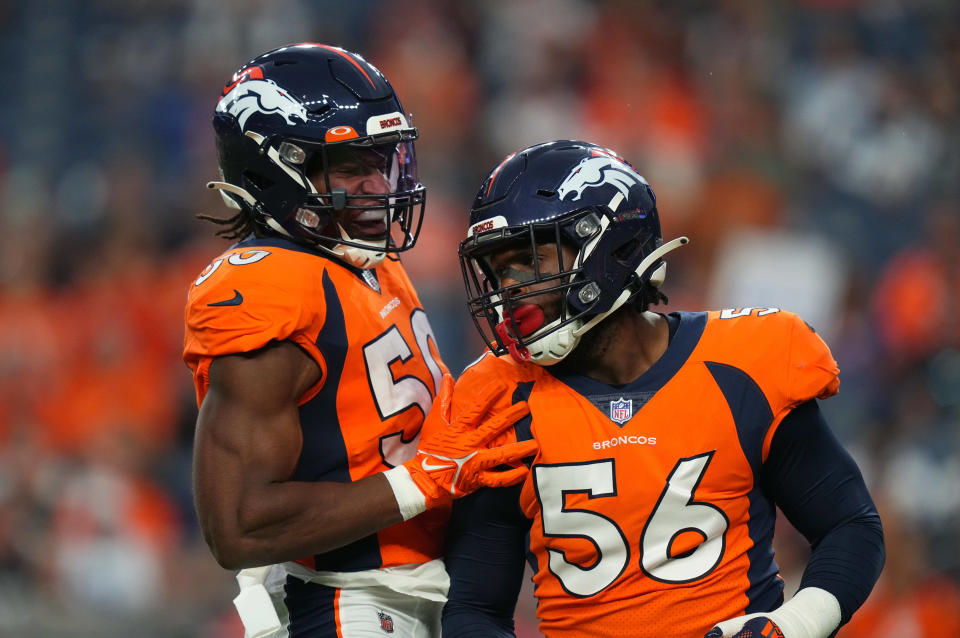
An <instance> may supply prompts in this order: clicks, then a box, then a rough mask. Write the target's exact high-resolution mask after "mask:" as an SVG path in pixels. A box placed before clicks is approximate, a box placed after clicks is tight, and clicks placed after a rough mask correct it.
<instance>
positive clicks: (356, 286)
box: [183, 239, 447, 571]
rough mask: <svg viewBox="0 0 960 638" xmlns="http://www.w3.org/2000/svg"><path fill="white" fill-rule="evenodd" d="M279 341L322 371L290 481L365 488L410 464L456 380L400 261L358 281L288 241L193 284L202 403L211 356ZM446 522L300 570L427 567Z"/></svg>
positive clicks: (190, 335)
mask: <svg viewBox="0 0 960 638" xmlns="http://www.w3.org/2000/svg"><path fill="white" fill-rule="evenodd" d="M282 340H289V341H292V342H294V343H296V344H297V345H299V346H300V347H301V348H302V349H303V350H304V351H305V352H306V353H308V355H309V356H310V357H312V358H313V359H314V360H315V361H316V362H317V364H318V365H319V366H320V370H321V372H322V376H321V379H320V381H319V382H318V383H317V384H316V385H315V386H314V387H312V388H310V390H309V391H307V393H306V394H305V395H304V396H303V397H301V398H300V401H299V406H300V408H299V411H300V427H301V430H302V434H303V448H302V450H301V453H300V458H299V460H298V462H297V466H296V469H295V471H294V474H293V476H291V480H295V481H336V482H348V481H356V480H359V479H362V478H364V477H367V476H370V475H372V474H375V473H377V472H382V471H384V470H387V469H389V468H390V467H394V466H396V465H399V464H401V463H403V462H404V461H406V460H408V459H410V458H413V456H414V454H415V453H416V446H417V441H418V440H419V434H420V428H421V425H422V424H423V419H424V416H425V415H426V413H427V412H429V410H430V408H431V405H432V400H433V397H434V396H435V395H436V392H437V389H438V388H439V386H440V379H441V376H442V375H443V374H444V373H445V372H446V371H447V370H446V367H445V366H444V365H443V362H442V361H441V360H440V356H439V354H438V352H437V348H436V343H435V339H434V336H433V331H432V329H431V328H430V323H429V321H428V320H427V316H426V314H425V313H424V311H423V308H422V307H421V306H420V301H419V300H418V299H417V295H416V293H415V292H414V289H413V286H412V285H411V283H410V281H409V279H408V278H407V275H406V273H405V272H404V270H403V267H402V266H401V265H400V263H399V262H398V261H394V260H390V259H388V260H385V261H384V262H383V263H382V264H381V265H380V266H378V267H377V268H376V269H374V270H370V271H361V270H357V269H353V268H349V267H347V266H344V265H342V264H340V263H338V262H335V261H333V260H331V259H327V258H325V257H323V256H321V255H319V254H318V253H316V252H313V251H311V250H309V249H308V248H304V247H302V246H299V245H298V244H295V243H293V242H290V241H286V240H282V239H249V240H246V241H244V242H241V243H240V244H238V245H236V246H234V247H232V248H231V249H229V250H228V251H226V252H225V253H223V254H222V255H220V256H219V257H218V258H217V259H215V260H214V261H213V262H212V263H211V264H210V265H209V266H207V267H206V269H205V270H204V271H203V272H202V273H201V274H200V276H199V277H198V278H197V280H196V281H195V282H194V283H193V284H192V285H191V287H190V293H189V296H188V299H187V308H186V336H185V339H184V351H183V358H184V360H185V361H186V362H187V365H189V366H190V369H191V370H192V371H193V374H194V384H195V387H196V393H197V403H198V404H200V403H202V402H203V398H204V396H205V395H206V393H207V389H208V388H209V369H210V362H211V361H212V360H213V358H214V357H218V356H221V355H228V354H235V353H241V352H250V351H253V350H257V349H259V348H262V347H264V346H265V345H267V344H268V343H269V342H271V341H282ZM445 514H446V513H445V512H437V513H427V514H424V515H421V516H419V517H417V518H415V519H412V520H410V521H407V522H404V523H400V524H398V525H394V526H392V527H388V528H386V529H384V530H382V531H380V532H379V533H377V534H376V535H375V536H370V537H368V538H365V539H362V540H359V541H356V542H354V543H351V544H350V545H347V546H345V547H342V548H339V549H337V550H334V551H331V552H328V553H326V554H322V555H316V556H313V557H309V558H304V559H301V560H299V561H297V562H299V563H301V564H303V565H305V566H307V567H309V568H312V569H316V570H321V571H355V570H360V569H370V568H377V567H389V566H393V565H402V564H409V563H423V562H426V561H428V560H431V559H434V558H437V557H439V556H440V554H441V549H442V545H443V522H444V517H445Z"/></svg>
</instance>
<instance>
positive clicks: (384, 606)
mask: <svg viewBox="0 0 960 638" xmlns="http://www.w3.org/2000/svg"><path fill="white" fill-rule="evenodd" d="M213 126H214V131H215V135H216V144H217V151H218V158H219V163H220V169H221V173H222V177H221V179H220V180H219V181H215V182H211V183H210V184H208V186H209V187H210V188H214V189H218V190H219V191H220V192H221V194H222V195H223V198H224V200H225V202H226V204H227V205H228V206H229V207H231V208H232V209H233V210H234V211H236V212H235V213H234V215H233V216H232V217H230V218H229V219H224V220H219V219H217V218H210V217H207V218H206V219H212V220H213V221H216V222H218V223H220V224H221V231H220V234H222V235H224V236H226V237H228V238H232V239H237V240H239V241H238V242H237V243H236V244H235V245H234V246H232V247H231V248H230V249H228V250H227V251H226V252H224V253H223V254H221V255H220V256H218V257H217V258H216V259H214V260H213V261H212V262H211V263H210V265H208V266H207V267H206V269H204V270H203V272H202V273H200V275H199V276H198V277H197V279H196V281H194V282H193V283H192V285H191V286H190V292H189V297H188V301H187V308H186V337H185V344H184V359H185V361H186V362H187V364H188V365H189V366H190V368H191V369H192V370H193V374H194V382H195V387H196V395H197V401H198V404H199V406H200V412H199V417H198V420H197V430H196V440H195V452H194V490H195V499H196V508H197V513H198V516H199V521H200V525H201V527H202V530H203V534H204V538H205V539H206V541H207V543H208V544H209V546H210V548H211V550H212V552H213V554H214V556H215V557H216V559H217V560H218V562H219V563H220V564H221V565H222V566H224V567H226V568H229V569H241V570H242V571H240V573H239V574H238V580H239V582H240V585H241V592H240V595H239V596H238V597H237V599H236V601H235V603H236V605H237V609H238V611H239V612H240V615H241V617H242V619H243V621H244V624H245V626H246V630H247V634H248V635H250V636H254V635H256V636H262V635H271V636H286V635H290V636H309V637H312V638H319V637H327V636H329V637H331V638H333V637H338V638H350V637H359V636H374V635H375V636H381V635H383V632H384V631H387V632H396V633H397V635H404V636H406V635H409V636H435V635H438V634H439V628H440V611H441V609H442V605H443V602H444V600H445V595H446V588H447V584H448V580H447V577H446V573H445V572H444V569H443V565H442V562H441V561H440V560H439V556H440V550H441V545H442V538H443V526H444V524H445V519H446V515H447V514H448V513H449V505H450V503H451V501H452V499H453V498H454V497H456V496H462V495H463V494H465V493H468V492H470V491H472V490H474V489H476V488H477V487H479V486H480V485H501V484H508V483H511V482H515V481H518V480H521V479H522V478H523V476H524V475H525V473H526V471H527V469H526V467H524V466H522V465H521V466H520V467H518V468H514V469H512V470H508V471H505V472H499V471H497V472H495V471H493V469H492V468H494V467H497V466H500V465H501V464H503V463H507V464H509V463H510V462H511V461H518V460H519V459H520V458H522V457H523V456H524V455H529V454H530V452H531V450H532V448H533V447H535V443H525V444H524V446H525V447H524V448H519V447H509V448H499V449H493V450H489V449H482V450H480V448H484V447H485V443H486V441H487V440H488V439H489V438H490V437H492V436H494V435H496V434H497V433H498V432H499V431H500V430H502V429H504V428H507V427H509V426H510V425H511V424H512V423H513V422H514V421H516V420H517V418H519V416H520V415H521V414H523V413H524V411H525V407H522V406H521V408H520V409H519V410H513V409H510V410H506V411H502V412H500V413H498V414H496V415H493V414H491V413H490V411H489V408H490V403H491V401H492V400H493V399H495V398H496V397H497V396H498V395H499V393H500V392H501V391H502V389H501V388H499V386H497V384H494V385H493V386H491V387H490V388H488V389H485V390H481V391H480V392H479V393H477V394H475V395H474V397H473V398H472V408H471V409H470V410H468V412H467V413H460V414H459V415H458V420H457V421H455V422H453V423H451V421H450V401H451V393H452V391H453V382H452V378H450V377H449V374H447V369H446V367H445V366H444V364H443V362H442V361H441V359H440V356H439V353H438V352H437V346H436V343H435V340H434V335H433V331H432V329H431V327H430V322H429V321H428V320H427V316H426V314H425V313H424V311H423V308H422V307H421V305H420V302H419V300H418V299H417V295H416V293H415V292H414V289H413V287H412V286H411V284H410V281H409V280H408V279H407V276H406V274H405V272H404V270H403V267H402V265H401V264H400V261H399V259H398V258H397V256H396V253H399V252H402V251H404V250H408V249H410V248H411V247H412V246H413V245H414V243H415V242H416V239H417V234H418V232H419V230H420V224H421V221H422V218H423V207H424V197H425V190H424V187H423V186H422V185H421V184H420V183H419V181H418V179H417V162H416V156H415V154H414V146H413V140H414V139H415V138H416V137H417V130H416V129H415V128H414V127H413V126H411V123H410V120H409V118H408V115H406V114H405V113H404V111H403V108H402V107H401V105H400V102H399V100H398V99H397V96H396V95H395V93H394V91H393V89H392V88H391V86H390V84H389V83H388V82H387V80H386V78H385V77H384V76H383V75H381V74H380V72H379V71H378V70H377V69H376V68H374V67H373V66H372V65H371V64H370V63H368V62H367V61H365V60H364V59H363V58H362V57H360V56H359V55H357V54H355V53H351V52H348V51H345V50H343V49H340V48H336V47H331V46H326V45H322V44H296V45H291V46H287V47H283V48H280V49H276V50H273V51H270V52H267V53H265V54H263V55H261V56H259V57H257V58H256V59H254V60H252V61H251V62H249V63H247V64H246V65H244V66H243V67H241V68H240V70H239V71H237V72H236V73H235V74H234V75H233V77H232V78H231V79H230V81H229V82H228V83H227V85H226V86H225V87H224V89H223V92H222V94H221V97H220V100H219V102H218V103H217V105H216V109H215V112H214V117H213ZM435 402H436V404H437V407H436V408H435V409H433V411H432V412H431V408H432V407H433V405H434V403H435ZM428 414H429V416H427V415H428ZM425 417H426V419H425ZM480 423H482V426H480V427H479V428H478V427H477V426H478V424H480ZM430 430H435V431H437V432H438V436H437V437H433V438H430V437H429V436H428V435H427V434H426V433H427V432H428V431H430ZM461 435H462V436H461ZM418 447H419V451H418Z"/></svg>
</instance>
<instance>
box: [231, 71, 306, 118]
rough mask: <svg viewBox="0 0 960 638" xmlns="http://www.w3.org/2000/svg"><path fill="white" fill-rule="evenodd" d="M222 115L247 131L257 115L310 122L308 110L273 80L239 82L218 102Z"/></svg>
mask: <svg viewBox="0 0 960 638" xmlns="http://www.w3.org/2000/svg"><path fill="white" fill-rule="evenodd" d="M217 111H218V112H219V113H229V114H230V115H232V116H234V117H235V118H237V121H239V122H240V128H241V129H244V130H245V125H246V123H247V119H248V118H249V117H250V116H251V115H253V114H254V113H265V114H268V115H269V114H276V115H280V116H282V117H283V118H284V119H285V120H286V121H287V124H290V125H293V124H294V123H295V122H294V121H293V119H294V118H296V119H298V120H300V121H301V122H306V121H307V109H306V107H304V106H303V104H301V103H300V102H298V101H297V100H295V99H294V98H292V97H290V95H289V94H288V93H287V92H286V91H284V90H283V89H281V88H280V87H279V86H277V83H276V82H274V81H273V80H260V79H248V80H246V81H244V82H240V83H238V84H237V85H236V86H235V87H233V88H232V89H231V90H230V92H229V93H227V94H226V95H224V96H223V97H222V98H220V101H219V102H218V103H217Z"/></svg>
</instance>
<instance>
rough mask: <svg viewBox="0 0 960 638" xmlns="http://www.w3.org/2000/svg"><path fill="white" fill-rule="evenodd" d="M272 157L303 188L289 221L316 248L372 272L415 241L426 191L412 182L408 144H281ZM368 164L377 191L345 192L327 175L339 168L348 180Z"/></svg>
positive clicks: (395, 139)
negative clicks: (378, 183)
mask: <svg viewBox="0 0 960 638" xmlns="http://www.w3.org/2000/svg"><path fill="white" fill-rule="evenodd" d="M268 153H269V155H270V156H271V157H273V156H274V153H271V152H270V151H268ZM275 155H276V156H277V157H278V158H279V161H280V162H282V164H283V167H284V169H285V172H287V173H288V174H290V177H291V179H295V180H296V181H297V182H298V183H299V184H301V185H303V187H304V193H303V198H302V200H301V201H300V203H299V205H298V206H297V208H296V211H295V212H294V213H293V219H292V220H291V221H293V222H294V223H296V224H297V225H298V226H299V228H298V230H300V231H301V232H300V234H301V235H303V236H306V237H307V238H308V239H309V240H311V241H313V242H315V243H316V245H317V247H319V248H320V249H322V250H325V251H327V252H329V253H331V254H333V255H335V256H336V257H338V258H340V259H342V260H344V261H346V262H348V263H350V264H351V265H353V266H356V267H358V268H373V267H375V266H376V265H377V264H379V263H380V262H381V261H382V260H383V259H384V257H385V256H386V255H387V253H390V252H401V251H404V250H407V249H409V248H411V247H412V246H413V245H414V243H415V242H416V240H417V237H418V235H419V233H420V227H421V224H422V221H423V210H424V205H425V200H426V190H425V189H424V187H423V186H422V185H420V184H419V182H418V180H417V175H416V158H415V155H414V149H413V141H412V139H403V137H402V136H401V134H399V133H391V134H387V135H382V136H377V138H374V137H373V136H371V137H368V138H364V139H362V140H359V141H358V140H350V142H340V143H336V144H316V143H313V142H310V141H307V140H297V139H286V140H284V141H282V142H280V143H279V144H278V145H277V150H276V153H275ZM373 164H375V165H376V166H375V170H376V172H377V173H378V174H379V176H380V177H381V178H382V180H383V182H384V183H385V184H386V188H385V190H384V191H383V192H380V193H350V192H348V191H347V189H345V188H342V187H341V188H338V187H336V186H335V185H334V184H332V183H331V174H334V175H336V173H337V172H338V170H340V169H343V172H344V173H345V174H348V175H349V174H350V173H351V172H353V173H354V174H355V173H356V172H357V171H363V170H371V168H372V165H373ZM338 167H339V168H338ZM311 178H312V179H311ZM378 213H379V219H378ZM267 223H268V224H269V222H267ZM378 224H381V225H382V232H379V233H377V232H375V231H376V226H377V225H378ZM271 227H274V226H273V225H271ZM274 229H275V230H276V228H275V227H274ZM365 230H366V231H368V232H366V233H365V232H364V231H365ZM371 230H372V231H374V232H369V231H371Z"/></svg>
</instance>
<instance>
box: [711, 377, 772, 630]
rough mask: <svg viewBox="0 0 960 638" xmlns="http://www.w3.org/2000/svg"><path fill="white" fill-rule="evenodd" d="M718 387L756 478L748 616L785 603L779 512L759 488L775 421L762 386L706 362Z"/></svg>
mask: <svg viewBox="0 0 960 638" xmlns="http://www.w3.org/2000/svg"><path fill="white" fill-rule="evenodd" d="M706 366H707V369H708V370H709V371H710V374H711V375H713V378H714V381H716V383H717V387H719V388H720V392H722V393H723V397H724V399H725V400H726V402H727V405H728V406H729V407H730V414H731V416H732V417H733V422H734V424H735V425H736V428H737V437H738V438H739V440H740V449H741V450H743V454H744V456H745V457H746V459H747V461H748V462H749V463H750V468H751V470H752V472H753V476H754V487H753V489H752V490H750V493H749V494H748V495H747V498H748V500H749V502H750V506H749V508H748V511H749V513H750V522H749V523H748V524H747V529H748V531H749V534H750V540H751V541H753V547H751V548H750V549H749V550H747V557H748V558H749V560H750V567H749V568H747V580H748V581H749V583H750V585H749V586H748V589H747V592H746V594H747V600H748V601H749V602H748V604H747V610H746V611H747V613H749V614H752V613H756V612H763V611H770V610H771V609H774V608H776V607H778V606H779V605H780V603H781V602H782V601H783V581H782V580H780V579H779V578H777V573H778V572H779V569H778V568H777V564H776V562H775V561H774V558H773V548H772V543H773V531H774V527H775V524H776V517H777V513H776V509H775V507H774V504H773V501H772V500H771V499H770V498H769V497H768V496H767V495H766V494H764V492H763V490H762V489H761V485H760V480H759V477H760V471H761V466H762V455H763V439H764V437H765V436H766V433H767V429H768V428H769V427H770V424H771V422H772V421H773V411H772V410H771V408H770V403H769V402H768V401H767V398H766V397H765V396H764V394H763V391H762V390H761V389H760V386H758V385H757V383H756V381H754V380H753V379H752V378H751V377H750V375H748V374H747V373H746V372H744V371H743V370H741V369H739V368H735V367H733V366H731V365H727V364H724V363H715V362H712V361H707V362H706Z"/></svg>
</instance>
